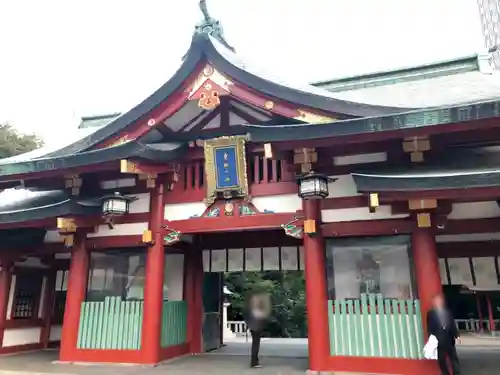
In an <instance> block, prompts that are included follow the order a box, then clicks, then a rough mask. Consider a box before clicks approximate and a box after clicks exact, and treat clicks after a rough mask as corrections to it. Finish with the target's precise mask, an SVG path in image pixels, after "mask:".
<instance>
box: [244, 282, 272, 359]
mask: <svg viewBox="0 0 500 375" xmlns="http://www.w3.org/2000/svg"><path fill="white" fill-rule="evenodd" d="M270 314H271V300H270V297H269V294H268V293H265V292H263V291H259V290H257V289H254V290H253V291H251V292H250V293H249V294H248V296H247V299H246V306H245V321H246V323H247V327H248V329H249V330H250V333H251V334H252V349H251V358H250V367H252V368H258V367H262V366H261V364H260V362H259V350H260V340H261V338H262V331H263V330H264V328H265V325H266V323H267V320H268V319H269V315H270Z"/></svg>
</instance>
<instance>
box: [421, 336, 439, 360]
mask: <svg viewBox="0 0 500 375" xmlns="http://www.w3.org/2000/svg"><path fill="white" fill-rule="evenodd" d="M424 358H425V359H437V358H438V340H437V338H436V336H434V335H430V336H429V340H427V343H426V344H425V346H424Z"/></svg>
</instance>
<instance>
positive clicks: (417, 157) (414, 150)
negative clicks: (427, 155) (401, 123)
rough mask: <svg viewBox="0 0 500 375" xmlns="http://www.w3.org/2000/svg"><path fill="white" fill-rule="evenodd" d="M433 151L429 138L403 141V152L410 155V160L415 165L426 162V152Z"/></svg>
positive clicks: (414, 138) (413, 138) (412, 138)
mask: <svg viewBox="0 0 500 375" xmlns="http://www.w3.org/2000/svg"><path fill="white" fill-rule="evenodd" d="M430 149H431V142H430V140H429V138H428V137H426V136H424V137H411V138H405V139H404V140H403V151H404V152H407V153H409V154H410V159H411V161H412V162H414V163H421V162H423V161H424V151H429V150H430Z"/></svg>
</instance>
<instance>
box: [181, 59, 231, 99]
mask: <svg viewBox="0 0 500 375" xmlns="http://www.w3.org/2000/svg"><path fill="white" fill-rule="evenodd" d="M207 81H212V82H213V83H215V84H216V85H217V86H219V87H220V88H221V89H222V90H224V91H226V93H222V92H220V93H219V94H221V95H224V94H228V93H230V92H231V85H233V82H232V81H231V80H230V79H228V78H227V77H226V76H224V75H223V74H221V73H220V72H219V71H218V70H217V69H215V68H214V67H213V66H212V65H210V64H207V65H205V67H204V68H203V70H202V72H201V73H200V74H199V75H198V77H196V79H195V80H194V81H193V84H192V85H191V87H190V89H189V95H188V100H191V99H193V97H194V96H196V93H197V92H198V90H199V89H200V88H201V87H202V86H204V85H205V84H206V83H207Z"/></svg>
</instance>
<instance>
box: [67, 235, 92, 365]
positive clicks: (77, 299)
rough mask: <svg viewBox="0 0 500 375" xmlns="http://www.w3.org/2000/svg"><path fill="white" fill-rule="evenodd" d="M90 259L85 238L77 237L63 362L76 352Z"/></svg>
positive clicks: (72, 255) (69, 283)
mask: <svg viewBox="0 0 500 375" xmlns="http://www.w3.org/2000/svg"><path fill="white" fill-rule="evenodd" d="M89 258H90V257H89V252H88V251H87V248H86V247H85V237H82V236H80V235H77V236H76V239H75V245H74V246H73V248H72V251H71V263H70V267H69V280H68V290H67V294H66V305H65V307H64V320H63V326H62V334H61V350H60V352H59V358H60V360H61V361H71V360H73V353H74V351H75V350H76V346H77V342H78V327H79V325H80V310H81V306H82V302H84V301H85V297H86V294H87V281H88V276H89V261H90V259H89Z"/></svg>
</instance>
